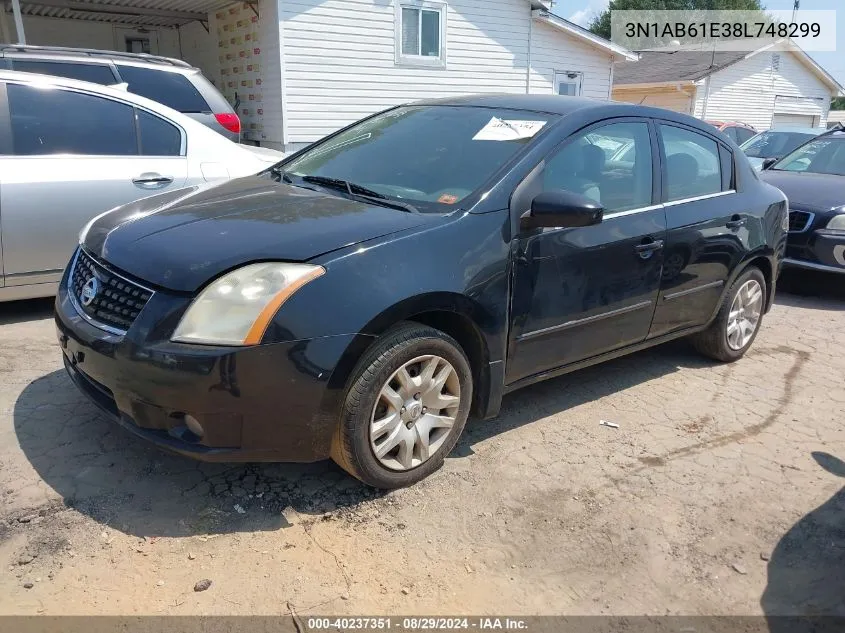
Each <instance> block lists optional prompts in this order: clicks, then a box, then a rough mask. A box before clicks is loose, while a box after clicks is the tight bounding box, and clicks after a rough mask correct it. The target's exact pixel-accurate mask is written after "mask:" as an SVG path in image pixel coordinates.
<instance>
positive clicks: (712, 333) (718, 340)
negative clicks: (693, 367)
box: [691, 267, 766, 363]
mask: <svg viewBox="0 0 845 633" xmlns="http://www.w3.org/2000/svg"><path fill="white" fill-rule="evenodd" d="M752 281H754V282H757V284H758V285H759V289H760V291H761V293H762V295H761V298H760V309H759V315H758V318H757V321H756V323H755V325H754V330H753V332H752V333H751V335H750V338H748V340H747V341H744V342H742V344H741V345H740V346H739V347H738V348H737V344H738V343H739V342H740V341H736V340H734V341H733V343H732V342H731V341H729V335H728V324H729V321H731V320H732V319H731V307H732V306H734V301H735V300H736V298H737V294H739V292H740V291H741V290H742V289H743V288H745V287H746V284H748V283H749V282H752ZM752 287H753V286H752ZM765 302H766V278H765V277H764V276H763V273H762V272H761V271H760V269H759V268H757V267H751V268H748V269H747V270H746V271H745V272H743V273H742V274H741V275H740V276H739V277H737V279H736V281H734V282H733V284H731V287H730V289H729V290H728V292H727V293H725V298H724V299H723V300H722V306H721V308H719V313H718V314H717V315H716V318H715V319H714V320H713V322H712V323H711V324H710V325H709V327H708V328H707V329H706V330H703V331H702V332H698V333H697V334H694V335H692V337H691V341H692V344H693V346H694V347H695V348H696V349H697V350H698V351H699V352H700V353H701V354H703V355H704V356H707V357H708V358H712V359H714V360H718V361H721V362H724V363H732V362H733V361H735V360H739V359H740V358H742V357H743V356H744V355H745V353H746V352H747V351H748V349H749V348H750V347H751V345H752V344H753V343H754V339H756V338H757V333H758V332H759V331H760V326H761V325H762V323H763V312H764V310H765Z"/></svg>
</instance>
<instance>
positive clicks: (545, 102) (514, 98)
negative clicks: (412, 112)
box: [418, 94, 636, 115]
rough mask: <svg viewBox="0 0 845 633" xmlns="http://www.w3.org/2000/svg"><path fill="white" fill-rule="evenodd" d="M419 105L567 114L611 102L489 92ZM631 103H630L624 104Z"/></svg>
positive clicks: (430, 101) (432, 100) (434, 100)
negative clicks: (487, 93) (489, 93)
mask: <svg viewBox="0 0 845 633" xmlns="http://www.w3.org/2000/svg"><path fill="white" fill-rule="evenodd" d="M418 103H419V104H421V105H455V106H475V107H479V108H505V109H509V110H525V111H526V112H545V113H547V114H559V115H567V114H569V113H571V112H574V111H575V110H581V109H583V108H596V107H602V106H605V105H607V104H608V103H611V102H609V101H599V100H598V99H588V98H586V97H563V96H558V95H525V94H491V95H466V96H463V97H448V98H445V99H427V100H424V101H420V102H418ZM619 105H621V104H619ZM625 105H631V107H636V106H633V105H632V104H625Z"/></svg>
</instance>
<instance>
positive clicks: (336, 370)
mask: <svg viewBox="0 0 845 633" xmlns="http://www.w3.org/2000/svg"><path fill="white" fill-rule="evenodd" d="M623 147H624V148H626V151H625V155H626V156H627V157H628V158H629V159H630V160H625V161H614V156H616V155H617V153H618V152H619V150H620V148H623ZM630 148H633V151H630ZM786 221H787V211H786V199H785V197H784V196H783V194H782V193H781V192H780V191H778V190H777V189H775V188H774V187H770V186H769V185H766V184H765V183H762V182H761V181H760V180H759V179H758V178H757V177H756V176H755V175H754V174H753V172H752V170H751V168H750V166H749V164H748V161H747V160H746V159H745V157H744V156H743V154H742V152H741V151H740V150H739V148H738V147H737V146H736V145H734V144H733V143H732V142H731V141H730V140H729V139H727V138H726V137H725V136H724V135H721V134H719V132H718V131H716V130H715V129H713V128H712V127H711V126H709V125H706V124H704V123H702V122H699V121H697V120H695V119H693V118H690V117H688V116H685V115H681V114H675V113H672V112H669V111H667V110H660V109H654V108H647V107H639V106H633V105H623V104H614V103H608V102H598V101H591V100H587V99H576V98H568V97H555V96H543V97H540V96H486V97H471V98H462V99H456V100H449V101H434V102H427V103H422V104H415V105H411V106H403V107H397V108H393V109H390V110H387V111H385V112H382V113H379V114H376V115H374V116H372V117H370V118H368V119H365V120H363V121H361V122H359V123H357V124H355V125H352V126H350V127H348V128H346V129H344V130H341V131H340V132H338V133H336V134H334V135H332V136H330V137H327V138H326V139H324V140H322V141H320V142H318V143H316V144H314V145H312V146H310V147H309V148H307V149H305V150H303V151H301V152H299V153H298V154H295V155H293V156H291V157H289V158H288V159H286V160H285V161H283V162H281V163H279V164H278V165H276V166H275V167H274V168H272V169H270V170H268V171H267V172H266V173H263V174H260V175H258V176H255V177H251V178H243V179H240V180H234V181H230V182H228V183H225V184H223V185H220V186H217V187H210V188H198V189H191V190H183V191H181V192H175V193H166V194H162V195H160V196H155V197H152V198H147V199H146V200H142V201H139V202H137V203H134V204H131V205H129V206H126V207H122V208H119V209H116V210H114V211H112V212H110V213H108V214H106V215H103V216H101V217H99V218H96V219H95V220H93V221H92V222H91V223H90V224H89V226H88V227H86V229H85V230H84V231H83V234H82V235H81V245H80V247H79V249H78V250H77V252H76V254H75V256H74V258H73V261H72V262H71V263H70V265H69V266H68V269H67V271H66V273H65V275H64V279H63V281H62V283H61V287H60V290H59V294H58V297H57V303H56V324H57V326H58V335H59V341H60V343H61V347H62V350H63V353H64V361H65V366H66V368H67V371H68V373H69V374H70V376H71V378H72V379H73V381H74V382H75V383H76V385H77V386H78V387H79V389H81V390H82V391H83V392H84V393H85V394H87V395H88V396H90V398H91V399H93V401H94V402H96V403H97V404H98V405H100V406H101V407H102V408H103V409H104V410H105V411H106V412H108V413H109V414H110V415H111V416H112V417H113V418H114V419H115V420H116V421H117V422H119V423H120V424H122V425H123V426H124V427H126V428H127V429H130V430H131V431H133V432H134V433H136V434H138V435H140V436H142V437H144V438H147V439H149V440H150V441H152V442H155V443H156V444H158V445H160V446H162V447H165V448H168V449H171V450H174V451H177V452H179V453H182V454H184V455H188V456H192V457H196V458H199V459H205V460H218V461H235V460H250V461H269V460H280V461H282V460H291V461H313V460H319V459H324V458H327V457H333V458H334V459H335V460H336V461H337V462H338V463H339V464H340V465H341V466H342V467H343V468H345V469H346V470H347V471H349V472H350V473H351V474H353V475H354V476H356V477H358V478H359V479H361V480H363V481H365V482H367V483H369V484H371V485H374V486H379V487H386V488H391V487H397V486H404V485H408V484H411V483H413V482H415V481H418V480H419V479H421V478H423V477H425V476H426V475H428V474H429V473H431V472H432V471H434V470H435V469H436V468H438V466H439V465H440V464H442V462H443V458H444V456H445V455H447V454H448V453H449V452H450V451H451V450H452V448H453V447H454V446H455V443H456V442H457V440H458V437H459V436H460V434H461V431H462V430H463V427H464V424H465V422H466V420H467V416H468V415H470V413H473V414H475V415H476V416H478V417H480V418H491V417H493V416H495V415H496V414H497V413H498V411H499V407H500V403H501V401H502V396H503V395H504V394H505V393H507V392H509V391H513V390H514V389H517V388H519V387H522V386H525V385H529V384H531V383H534V382H536V381H539V380H542V379H545V378H549V377H551V376H557V375H559V374H562V373H565V372H568V371H571V370H574V369H577V368H580V367H585V366H588V365H592V364H595V363H599V362H601V361H604V360H607V359H610V358H614V357H616V356H619V355H621V354H626V353H629V352H633V351H636V350H640V349H643V348H645V347H649V346H651V345H656V344H658V343H662V342H664V341H668V340H670V339H675V338H678V337H681V336H688V335H691V336H692V337H693V338H692V340H693V341H694V343H695V345H696V346H697V347H698V349H699V350H701V351H702V352H703V353H704V354H706V355H708V356H710V357H712V358H714V359H717V360H720V361H733V360H736V359H738V358H740V357H741V356H742V355H743V354H744V353H745V352H746V351H747V350H748V348H749V346H750V345H751V344H752V342H753V341H754V337H755V336H756V334H757V332H758V330H759V327H760V324H761V320H762V317H763V314H764V313H765V312H766V311H767V310H768V309H769V307H770V306H771V304H772V298H773V296H774V292H775V282H776V277H777V271H778V269H779V266H780V261H781V257H782V255H783V250H784V248H785V237H786Z"/></svg>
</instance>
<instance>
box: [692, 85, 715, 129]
mask: <svg viewBox="0 0 845 633" xmlns="http://www.w3.org/2000/svg"><path fill="white" fill-rule="evenodd" d="M710 77H711V75H707V78H706V79H705V80H704V104H703V105H702V106H701V120H702V121H705V120H706V119H707V102H708V101H710ZM697 92H698V88H696V93H697ZM693 108H695V106H694V105H693Z"/></svg>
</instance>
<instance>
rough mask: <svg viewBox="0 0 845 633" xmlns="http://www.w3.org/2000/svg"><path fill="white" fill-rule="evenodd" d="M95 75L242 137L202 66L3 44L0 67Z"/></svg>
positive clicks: (98, 80) (86, 78)
mask: <svg viewBox="0 0 845 633" xmlns="http://www.w3.org/2000/svg"><path fill="white" fill-rule="evenodd" d="M3 69H9V70H20V71H24V72H30V73H39V74H42V75H56V76H58V77H67V78H69V79H80V80H82V81H90V82H92V83H96V84H102V85H104V86H112V85H115V84H126V85H127V90H128V91H129V92H133V93H135V94H137V95H141V96H142V97H146V98H147V99H152V100H153V101H158V102H159V103H162V104H164V105H166V106H168V107H170V108H173V109H174V110H177V111H179V112H181V113H183V114H185V115H187V116H189V117H191V118H192V119H195V120H197V121H199V122H200V123H202V124H203V125H206V126H208V127H210V128H211V129H212V130H214V131H215V132H219V133H220V134H222V135H223V136H225V137H226V138H228V139H230V140H232V141H235V142H236V143H238V142H240V138H241V122H240V119H238V115H237V114H235V111H234V110H233V109H232V106H231V105H229V102H228V101H226V99H225V97H223V95H222V94H220V92H219V91H218V90H217V88H215V87H214V84H212V83H211V82H210V81H209V80H208V79H206V78H205V76H204V75H203V74H202V71H201V70H200V69H199V68H194V67H193V66H191V65H190V64H188V63H186V62H183V61H181V60H178V59H172V58H170V57H159V56H157V55H147V54H140V53H121V52H119V51H102V50H95V49H87V48H63V47H59V46H24V45H21V44H0V70H3Z"/></svg>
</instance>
